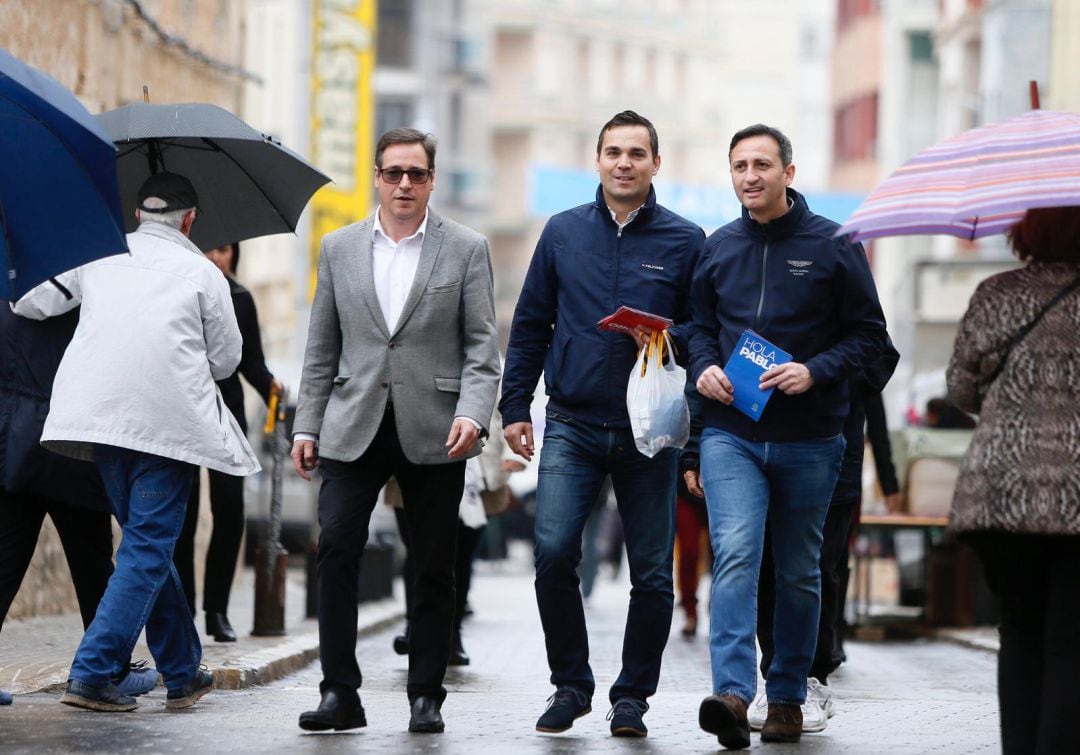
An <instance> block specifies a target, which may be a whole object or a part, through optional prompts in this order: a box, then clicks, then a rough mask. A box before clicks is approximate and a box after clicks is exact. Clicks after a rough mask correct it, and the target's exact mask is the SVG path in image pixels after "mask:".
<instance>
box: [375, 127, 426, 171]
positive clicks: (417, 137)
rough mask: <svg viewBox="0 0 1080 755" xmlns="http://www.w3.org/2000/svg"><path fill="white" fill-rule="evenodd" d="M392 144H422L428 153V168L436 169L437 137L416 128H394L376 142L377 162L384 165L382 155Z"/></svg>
mask: <svg viewBox="0 0 1080 755" xmlns="http://www.w3.org/2000/svg"><path fill="white" fill-rule="evenodd" d="M391 144H422V145H424V152H426V153H427V162H428V169H429V170H435V147H436V143H435V137H434V136H433V135H431V134H425V133H424V132H423V131H417V130H416V129H415V128H404V127H402V128H392V129H390V130H389V131H387V132H386V133H385V134H383V135H382V136H380V137H379V141H378V142H377V143H376V144H375V164H376V165H377V166H379V167H380V168H381V167H382V156H383V152H385V151H386V148H387V147H389V146H390V145H391Z"/></svg>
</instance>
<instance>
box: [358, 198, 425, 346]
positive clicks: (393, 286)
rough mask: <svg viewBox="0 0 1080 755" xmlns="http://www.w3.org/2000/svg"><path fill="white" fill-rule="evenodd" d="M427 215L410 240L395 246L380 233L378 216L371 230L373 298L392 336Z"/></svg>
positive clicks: (417, 257) (417, 258) (416, 261)
mask: <svg viewBox="0 0 1080 755" xmlns="http://www.w3.org/2000/svg"><path fill="white" fill-rule="evenodd" d="M427 221H428V216H427V212H425V213H424V219H423V220H422V221H420V227H419V228H417V229H416V231H415V232H414V233H413V234H412V235H411V236H406V237H405V238H403V239H402V240H401V241H398V242H397V243H395V242H394V241H393V240H392V239H391V238H390V237H389V236H387V235H386V232H385V231H384V230H383V227H382V223H381V222H379V212H378V211H376V212H375V223H374V227H373V228H372V229H371V256H372V260H371V262H372V271H373V272H374V275H375V294H376V296H378V298H379V308H380V309H381V310H382V313H383V319H384V320H386V327H387V329H388V330H389V331H390V332H391V333H393V332H394V329H395V328H396V327H397V323H398V320H399V319H400V318H401V310H402V309H403V308H404V307H405V298H406V297H407V296H408V295H409V289H411V288H412V284H413V278H415V277H416V268H417V266H418V265H419V264H420V250H421V249H422V248H423V246H424V235H425V234H426V233H427Z"/></svg>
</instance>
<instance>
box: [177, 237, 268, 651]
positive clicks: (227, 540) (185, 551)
mask: <svg viewBox="0 0 1080 755" xmlns="http://www.w3.org/2000/svg"><path fill="white" fill-rule="evenodd" d="M206 257H207V259H209V260H210V261H211V262H213V263H214V265H216V266H217V268H218V270H220V271H221V272H222V274H223V275H224V276H225V279H226V280H227V281H228V282H229V295H230V296H231V297H232V304H233V311H234V312H235V313H236V323H237V326H238V327H239V328H240V336H241V338H243V348H242V351H241V353H240V365H239V366H238V367H237V368H236V371H235V372H233V374H231V375H229V376H228V377H227V378H225V379H224V380H219V381H218V383H217V384H218V388H220V389H221V398H222V399H223V400H224V401H225V408H226V409H228V410H229V411H230V412H232V415H233V417H234V418H235V419H236V423H237V424H238V425H239V426H240V431H241V432H242V433H243V434H244V437H245V438H246V437H247V430H248V424H247V417H246V416H245V414H244V388H243V386H241V385H240V376H241V375H243V376H244V379H245V380H247V382H248V384H249V385H250V386H251V387H252V388H254V389H255V390H256V391H257V392H258V394H259V395H260V396H261V397H262V399H263V401H265V402H267V403H269V402H270V392H271V389H272V388H276V389H277V391H278V392H279V393H280V391H281V389H282V386H281V383H279V382H278V381H276V380H274V376H273V375H272V374H271V373H270V370H269V369H267V367H266V359H265V358H264V357H263V349H262V334H261V333H260V332H259V318H258V314H257V313H256V311H255V299H254V298H252V296H251V292H249V291H248V290H247V289H246V288H244V287H243V286H242V285H240V283H239V282H238V281H237V280H236V266H237V265H238V264H239V263H240V244H239V243H238V242H235V241H234V242H233V243H231V244H226V245H225V246H219V247H217V248H216V249H211V250H210V251H208V252H206ZM207 478H208V479H209V481H210V511H211V514H212V515H213V529H212V531H211V535H210V545H209V547H208V548H207V550H206V567H205V569H204V571H203V611H205V612H206V633H207V634H208V635H210V636H212V637H213V638H214V639H215V640H217V641H218V642H236V631H235V630H234V629H233V627H232V624H231V623H230V622H229V616H228V612H229V593H230V592H231V591H232V583H233V577H234V576H235V574H236V559H237V556H238V555H239V553H240V541H241V540H242V539H243V537H244V478H242V477H236V476H235V475H230V474H224V473H222V472H219V471H217V470H216V469H211V470H208V471H207ZM200 487H201V486H200V484H199V475H198V474H196V475H195V481H194V483H193V484H192V486H191V497H190V498H189V499H188V505H187V514H186V515H185V517H184V529H183V530H181V532H180V539H179V540H178V541H177V542H176V551H175V552H174V553H173V563H175V564H176V571H177V572H178V573H179V574H180V581H181V582H182V583H183V585H184V596H185V597H186V598H187V602H188V607H189V608H190V609H191V614H192V616H195V615H197V612H196V610H195V529H196V527H197V526H198V524H199V489H200Z"/></svg>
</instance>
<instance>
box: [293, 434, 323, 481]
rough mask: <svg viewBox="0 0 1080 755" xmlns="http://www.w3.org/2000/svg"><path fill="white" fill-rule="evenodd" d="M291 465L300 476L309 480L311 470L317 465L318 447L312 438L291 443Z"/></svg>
mask: <svg viewBox="0 0 1080 755" xmlns="http://www.w3.org/2000/svg"><path fill="white" fill-rule="evenodd" d="M290 456H292V461H293V467H295V469H296V473H297V474H298V475H300V476H301V477H302V478H304V479H305V480H307V481H308V482H311V475H310V474H309V473H310V472H311V470H313V469H315V467H317V466H319V449H318V447H317V446H316V445H315V441H313V440H297V441H294V442H293V445H292V453H291V454H290Z"/></svg>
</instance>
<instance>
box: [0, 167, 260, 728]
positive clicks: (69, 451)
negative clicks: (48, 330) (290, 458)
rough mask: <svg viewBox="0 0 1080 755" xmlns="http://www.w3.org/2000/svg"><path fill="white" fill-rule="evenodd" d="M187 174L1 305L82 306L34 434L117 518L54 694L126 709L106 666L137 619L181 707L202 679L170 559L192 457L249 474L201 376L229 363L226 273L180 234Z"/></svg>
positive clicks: (235, 342) (246, 459)
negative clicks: (93, 485) (86, 475)
mask: <svg viewBox="0 0 1080 755" xmlns="http://www.w3.org/2000/svg"><path fill="white" fill-rule="evenodd" d="M197 207H198V195H197V194H196V192H195V189H194V187H193V186H192V185H191V182H190V181H188V180H187V179H186V178H184V177H183V176H180V175H177V174H173V173H159V174H156V175H154V176H151V177H150V178H149V179H147V180H146V181H145V182H144V183H143V185H142V187H141V188H140V190H139V209H138V210H137V211H136V217H137V218H138V220H139V227H138V228H137V229H136V230H135V232H134V233H131V234H128V236H127V242H128V247H129V249H130V250H131V253H130V254H129V255H115V256H113V257H108V258H105V259H102V260H97V261H95V262H92V263H90V264H88V265H84V266H83V267H80V268H77V269H75V270H72V271H70V272H68V273H64V274H63V275H60V276H58V277H57V278H55V279H51V280H50V281H48V282H46V283H44V284H42V285H41V286H38V287H37V288H35V289H33V290H32V291H30V293H28V294H27V295H26V296H25V297H23V298H22V299H20V300H19V301H18V302H17V303H16V304H15V306H14V309H15V312H16V314H20V315H23V316H26V317H31V318H33V319H44V318H46V317H50V316H54V315H58V314H62V313H64V312H67V311H70V310H71V309H73V308H74V307H76V306H78V305H80V304H81V305H82V311H81V314H80V320H79V325H78V327H77V328H76V330H75V335H74V337H73V338H72V341H71V344H70V345H69V346H68V348H67V351H66V352H65V353H64V357H63V359H62V360H61V362H60V367H59V369H58V370H57V374H56V380H55V383H54V385H53V394H52V402H51V405H50V409H49V415H48V417H47V418H46V420H45V428H44V431H43V432H42V436H41V443H42V445H44V446H45V447H46V448H47V449H49V450H52V451H56V452H57V453H61V454H64V455H67V456H72V457H75V458H81V459H91V460H93V461H95V462H96V463H97V466H98V471H99V472H100V474H101V477H102V481H103V483H104V485H105V490H106V493H107V494H108V496H109V502H110V504H111V505H112V507H113V513H114V514H115V515H116V518H117V521H119V523H120V526H121V527H122V528H123V538H122V540H121V542H120V547H119V549H118V550H117V553H116V570H115V571H114V572H113V575H112V577H111V578H110V580H109V585H108V587H107V588H106V590H105V595H104V596H103V597H102V599H101V602H100V604H99V605H98V610H97V613H96V615H95V616H94V621H93V622H92V623H91V624H90V627H89V629H87V631H86V634H85V636H84V637H83V640H82V642H81V643H80V645H79V649H78V650H77V651H76V653H75V658H74V660H73V662H72V665H71V671H70V673H69V680H68V688H67V692H66V693H65V694H64V695H63V697H61V700H60V701H61V702H62V703H65V704H67V705H72V706H75V707H79V708H86V709H88V710H95V711H108V712H121V711H130V710H134V709H135V708H136V707H137V706H136V703H135V700H134V698H132V697H130V696H128V695H123V694H121V693H120V692H119V691H118V690H117V688H116V687H115V686H114V685H113V683H112V679H111V676H112V672H113V670H114V669H115V668H116V665H117V663H118V662H119V661H121V660H123V659H125V658H126V657H127V656H128V655H129V654H130V652H131V649H132V647H133V646H134V644H135V642H136V641H137V640H138V638H139V634H140V633H141V632H142V630H143V628H144V627H145V629H146V640H147V644H148V645H149V646H150V652H151V654H152V655H153V656H154V659H155V661H156V662H157V668H158V670H159V671H160V672H161V674H162V677H163V678H164V682H165V687H166V688H167V689H168V694H167V696H166V703H165V707H166V708H168V709H178V708H187V707H190V706H191V705H194V704H195V702H196V701H197V700H199V699H200V698H201V697H202V696H203V695H205V694H206V693H207V692H209V691H210V689H211V688H212V687H213V683H214V679H213V676H212V675H211V674H210V673H208V672H207V671H205V670H203V669H201V668H200V666H199V663H200V661H201V660H202V644H201V643H200V641H199V635H198V633H197V632H196V631H195V626H194V622H193V620H192V617H191V611H190V610H189V609H188V605H187V601H186V600H185V599H184V594H183V588H182V586H181V584H180V579H179V577H178V575H177V573H176V568H175V567H174V566H173V563H172V553H173V549H174V547H175V546H176V540H177V538H178V537H179V535H180V529H181V527H182V526H183V521H184V511H185V508H186V506H187V500H188V495H189V493H190V491H191V484H192V479H193V477H194V473H195V468H196V467H197V466H206V467H210V468H211V469H217V470H219V471H222V472H226V473H230V474H235V475H249V474H254V473H255V472H257V471H258V470H259V464H258V461H257V460H256V458H255V454H254V452H253V451H252V450H251V447H250V446H249V445H248V443H247V441H246V440H245V439H244V437H243V434H242V433H241V432H240V428H239V426H238V425H237V424H236V420H235V419H234V418H233V417H232V415H231V414H230V413H229V412H228V410H227V409H225V407H224V404H223V402H222V400H221V393H220V391H219V390H218V388H217V387H216V386H215V385H214V383H213V381H214V379H222V378H225V377H227V376H229V375H230V374H232V372H233V371H234V370H235V369H236V367H237V365H238V364H239V362H240V352H241V337H240V330H239V328H238V327H237V324H236V316H235V314H234V313H233V306H232V299H231V297H230V295H229V287H228V284H227V282H226V281H225V280H224V278H222V276H221V274H220V273H219V272H218V271H217V270H216V269H215V268H214V266H213V264H212V263H211V262H210V261H209V260H207V259H206V258H205V257H204V256H203V254H202V252H201V251H199V249H198V248H197V247H196V246H195V245H194V244H192V243H191V242H190V241H189V240H188V235H189V234H190V233H191V227H192V225H193V224H194V223H195V222H196V218H197V216H198V209H197Z"/></svg>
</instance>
